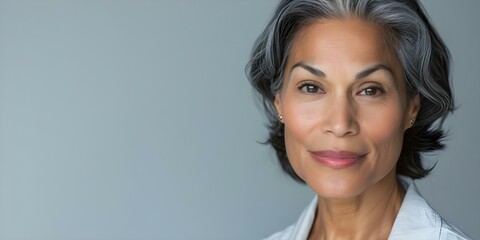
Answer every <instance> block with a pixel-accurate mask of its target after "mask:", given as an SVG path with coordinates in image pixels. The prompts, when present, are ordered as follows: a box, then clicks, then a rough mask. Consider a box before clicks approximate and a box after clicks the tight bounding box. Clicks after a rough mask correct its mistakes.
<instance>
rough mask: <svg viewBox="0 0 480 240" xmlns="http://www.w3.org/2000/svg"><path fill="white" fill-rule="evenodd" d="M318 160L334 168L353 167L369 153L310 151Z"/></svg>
mask: <svg viewBox="0 0 480 240" xmlns="http://www.w3.org/2000/svg"><path fill="white" fill-rule="evenodd" d="M310 154H311V155H312V157H313V159H315V161H316V162H318V163H320V164H322V165H324V166H326V167H329V168H333V169H343V168H348V167H351V166H353V165H355V164H357V163H358V162H360V161H361V160H363V159H364V158H365V156H366V155H367V154H368V153H354V152H349V151H334V150H327V151H317V152H310Z"/></svg>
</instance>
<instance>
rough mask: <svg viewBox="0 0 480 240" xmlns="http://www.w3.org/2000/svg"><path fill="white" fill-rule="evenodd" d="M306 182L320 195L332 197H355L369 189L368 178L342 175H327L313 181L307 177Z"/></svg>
mask: <svg viewBox="0 0 480 240" xmlns="http://www.w3.org/2000/svg"><path fill="white" fill-rule="evenodd" d="M305 182H306V183H307V185H308V186H309V187H310V188H311V189H312V190H313V191H314V192H316V193H317V195H318V196H319V197H322V198H330V199H348V198H353V197H356V196H358V195H360V194H361V193H363V192H364V191H365V190H366V189H367V184H365V183H366V180H363V179H353V178H348V177H340V176H328V175H326V176H323V177H316V178H315V179H314V180H312V181H309V179H305Z"/></svg>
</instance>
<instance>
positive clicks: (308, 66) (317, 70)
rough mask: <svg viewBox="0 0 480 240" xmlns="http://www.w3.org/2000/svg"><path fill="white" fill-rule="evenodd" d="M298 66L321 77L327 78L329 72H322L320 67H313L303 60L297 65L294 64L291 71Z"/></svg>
mask: <svg viewBox="0 0 480 240" xmlns="http://www.w3.org/2000/svg"><path fill="white" fill-rule="evenodd" d="M297 67H301V68H303V69H305V70H307V71H309V72H310V73H311V74H313V75H315V76H318V77H321V78H326V77H327V74H325V73H324V72H322V71H321V70H320V69H318V68H315V67H312V66H310V65H307V64H305V63H303V62H299V63H297V64H295V65H293V66H292V68H291V70H290V72H292V71H293V69H295V68H297Z"/></svg>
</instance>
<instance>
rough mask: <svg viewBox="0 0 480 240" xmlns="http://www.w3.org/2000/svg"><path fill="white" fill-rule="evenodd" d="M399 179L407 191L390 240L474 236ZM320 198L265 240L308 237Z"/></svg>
mask: <svg viewBox="0 0 480 240" xmlns="http://www.w3.org/2000/svg"><path fill="white" fill-rule="evenodd" d="M398 179H399V181H400V184H402V185H403V187H404V188H405V189H406V194H405V198H404V199H403V202H402V205H401V206H400V210H399V211H398V214H397V217H396V218H395V222H394V224H393V228H392V231H391V232H390V236H389V237H388V240H404V239H416V240H432V239H433V240H435V239H439V240H452V239H459V240H461V239H467V240H468V239H471V238H469V237H468V236H467V235H465V234H464V233H463V232H462V231H460V230H459V229H458V228H456V227H454V226H452V225H449V224H448V223H447V222H446V221H445V220H444V219H442V217H440V215H438V213H437V212H436V211H435V210H433V209H432V208H431V207H430V205H428V203H427V202H426V201H425V199H423V197H422V196H421V195H420V193H419V192H418V189H417V186H415V183H414V182H413V180H412V179H411V178H409V177H405V176H398ZM317 201H318V199H317V197H315V198H314V199H313V201H312V202H311V203H310V205H309V206H308V207H307V208H306V209H305V210H304V211H303V213H302V215H301V216H300V218H299V219H298V221H297V222H296V223H295V224H293V225H291V226H289V227H287V228H286V229H284V230H283V231H281V232H277V233H275V234H273V235H271V236H270V237H268V238H266V239H265V240H306V239H307V238H308V234H309V233H310V228H311V227H312V224H313V220H314V218H315V212H316V210H317Z"/></svg>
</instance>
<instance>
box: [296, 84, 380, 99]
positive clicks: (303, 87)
mask: <svg viewBox="0 0 480 240" xmlns="http://www.w3.org/2000/svg"><path fill="white" fill-rule="evenodd" d="M298 90H300V91H302V92H304V93H306V94H317V93H319V92H320V93H324V91H323V89H321V88H320V87H319V86H317V85H316V84H315V83H312V82H304V83H302V84H301V85H300V86H299V87H298ZM309 90H313V91H314V92H310V91H309ZM366 91H373V94H372V95H369V94H367V92H366ZM362 93H363V94H362ZM384 93H385V90H384V89H383V88H381V87H377V86H368V87H366V88H363V89H362V90H361V91H360V92H358V93H357V95H360V96H372V97H376V96H381V95H383V94H384Z"/></svg>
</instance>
